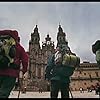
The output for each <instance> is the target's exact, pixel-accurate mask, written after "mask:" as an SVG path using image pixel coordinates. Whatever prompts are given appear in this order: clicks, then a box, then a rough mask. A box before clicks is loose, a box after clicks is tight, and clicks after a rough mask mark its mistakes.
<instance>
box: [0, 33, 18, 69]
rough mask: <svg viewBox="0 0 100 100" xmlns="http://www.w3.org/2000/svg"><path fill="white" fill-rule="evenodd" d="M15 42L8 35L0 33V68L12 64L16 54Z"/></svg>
mask: <svg viewBox="0 0 100 100" xmlns="http://www.w3.org/2000/svg"><path fill="white" fill-rule="evenodd" d="M15 46H16V42H15V39H14V38H13V37H11V36H10V35H0V69H5V68H8V67H10V66H12V65H13V63H14V57H15V54H16V47H15Z"/></svg>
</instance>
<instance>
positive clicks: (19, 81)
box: [18, 72, 23, 98]
mask: <svg viewBox="0 0 100 100" xmlns="http://www.w3.org/2000/svg"><path fill="white" fill-rule="evenodd" d="M21 74H22V77H21V78H22V80H23V72H21ZM18 83H19V91H18V98H19V96H20V92H21V88H22V87H21V85H22V84H21V80H20V73H19V77H18Z"/></svg>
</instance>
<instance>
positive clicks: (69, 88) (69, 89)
mask: <svg viewBox="0 0 100 100" xmlns="http://www.w3.org/2000/svg"><path fill="white" fill-rule="evenodd" d="M69 92H70V94H71V97H72V98H73V95H72V92H71V89H70V87H69Z"/></svg>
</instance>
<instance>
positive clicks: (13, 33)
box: [0, 30, 18, 41]
mask: <svg viewBox="0 0 100 100" xmlns="http://www.w3.org/2000/svg"><path fill="white" fill-rule="evenodd" d="M0 35H10V36H11V37H13V38H14V39H15V40H16V41H17V40H18V32H17V31H16V30H0Z"/></svg>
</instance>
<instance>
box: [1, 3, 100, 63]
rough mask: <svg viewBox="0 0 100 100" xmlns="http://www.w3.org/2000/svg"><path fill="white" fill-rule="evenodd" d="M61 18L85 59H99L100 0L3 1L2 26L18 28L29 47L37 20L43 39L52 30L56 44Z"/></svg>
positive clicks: (74, 48) (74, 47)
mask: <svg viewBox="0 0 100 100" xmlns="http://www.w3.org/2000/svg"><path fill="white" fill-rule="evenodd" d="M59 22H60V24H61V26H62V28H63V31H64V32H65V33H66V39H67V40H68V43H69V47H70V48H71V50H72V52H75V53H76V54H77V55H78V56H79V57H80V58H81V61H82V62H83V61H89V62H95V55H94V54H93V53H92V44H93V43H95V41H96V40H98V39H100V3H99V2H97V3H96V2H0V29H16V30H17V31H18V32H19V36H20V37H21V44H22V45H23V46H24V48H25V50H26V51H28V48H29V40H30V39H31V32H32V31H33V29H34V28H35V26H36V24H37V25H38V30H39V33H40V38H41V39H40V41H41V42H42V41H45V37H46V36H47V34H49V35H50V37H51V40H52V41H54V42H55V45H56V42H57V39H56V38H57V32H58V26H59Z"/></svg>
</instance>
